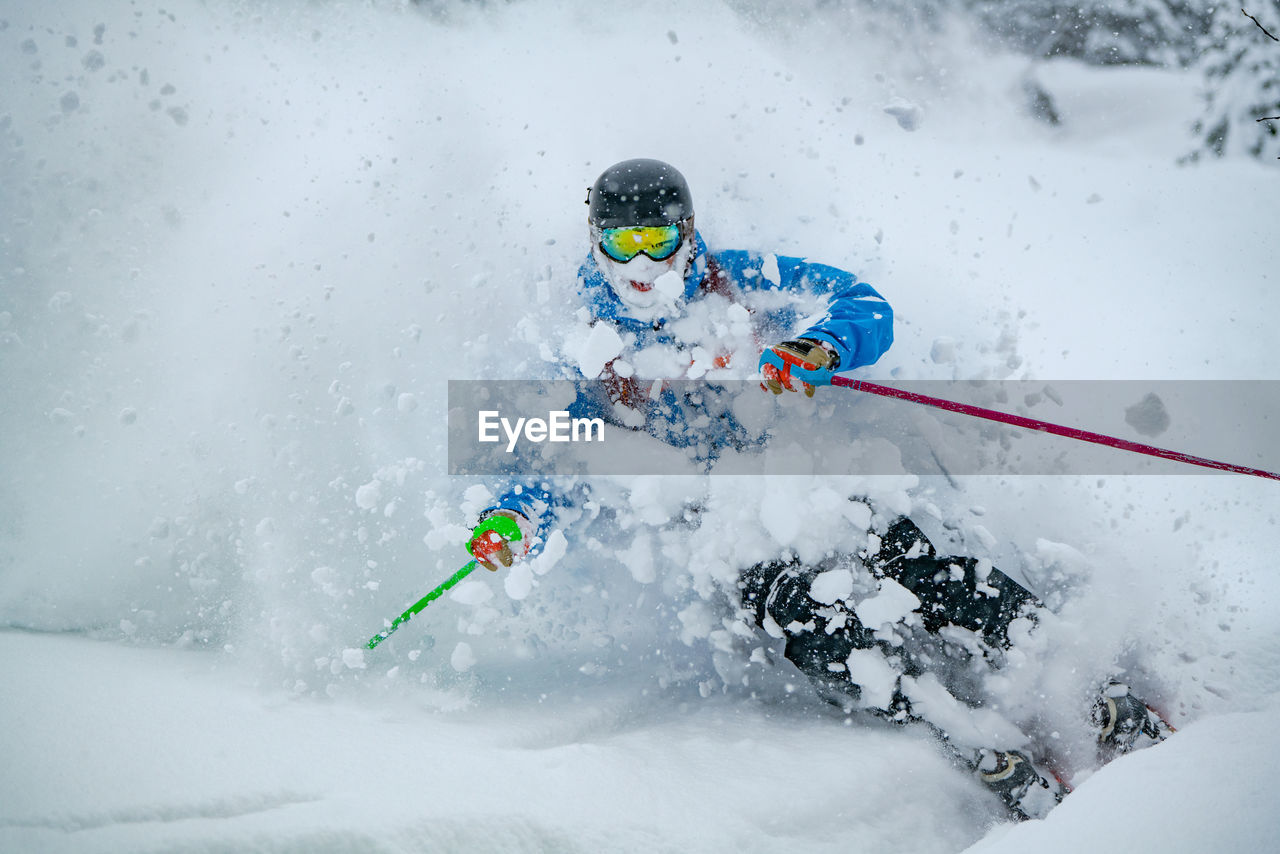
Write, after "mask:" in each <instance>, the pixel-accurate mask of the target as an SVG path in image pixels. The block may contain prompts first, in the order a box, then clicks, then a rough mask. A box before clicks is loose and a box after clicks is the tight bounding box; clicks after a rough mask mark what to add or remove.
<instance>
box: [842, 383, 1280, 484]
mask: <svg viewBox="0 0 1280 854" xmlns="http://www.w3.org/2000/svg"><path fill="white" fill-rule="evenodd" d="M831 384H832V385H835V386H842V387H844V388H851V389H853V390H855V391H865V392H868V393H870V394H878V395H880V396H882V397H893V398H897V399H898V400H906V401H910V402H911V403H921V404H924V405H926V406H934V407H937V408H938V409H945V410H947V411H948V412H959V413H961V414H963V415H971V416H973V417H975V418H985V419H987V420H988V421H998V422H1000V423H1001V424H1010V425H1013V426H1014V427H1024V428H1026V429H1028V430H1039V431H1041V432H1042V433H1052V434H1053V435H1055V436H1065V437H1066V438H1068V439H1078V440H1080V441H1081V442H1092V443H1094V444H1095V445H1106V446H1108V447H1111V448H1118V449H1119V450H1122V451H1132V452H1133V453H1135V454H1146V455H1147V456H1150V457H1160V458H1161V459H1165V460H1173V461H1174V462H1179V463H1187V464H1188V465H1193V466H1201V467H1203V468H1210V469H1218V470H1219V471H1227V472H1233V473H1235V474H1248V475H1253V476H1254V477H1265V478H1268V479H1270V480H1280V474H1277V473H1276V472H1270V471H1265V470H1263V469H1257V468H1250V467H1249V466H1238V465H1235V464H1234V463H1224V462H1220V461H1218V460H1210V459H1207V458H1205V457H1197V456H1194V455H1192V454H1184V453H1182V452H1181V451H1170V450H1168V449H1166V448H1157V447H1156V446H1155V445H1144V444H1142V443H1141V442H1130V441H1129V440H1128V439H1121V438H1119V437H1116V436H1108V435H1106V434H1105V433H1093V432H1090V431H1089V430H1081V429H1079V428H1076V427H1064V426H1062V425H1061V424H1053V423H1050V422H1048V421H1041V420H1039V419H1038V418H1027V417H1025V416H1022V415H1011V414H1009V413H1007V412H999V411H997V410H994V409H985V408H983V407H981V406H973V405H971V404H968V403H959V402H957V401H954V400H945V399H943V398H940V397H930V396H929V395H927V394H917V393H916V392H912V391H904V390H903V389H898V388H893V387H891V386H886V385H880V384H878V383H871V382H867V381H866V380H851V379H847V378H845V377H839V376H837V377H832V379H831Z"/></svg>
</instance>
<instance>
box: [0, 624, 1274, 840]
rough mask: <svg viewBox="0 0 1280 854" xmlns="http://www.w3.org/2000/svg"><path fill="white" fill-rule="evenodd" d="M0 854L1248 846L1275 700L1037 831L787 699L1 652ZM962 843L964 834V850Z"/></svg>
mask: <svg viewBox="0 0 1280 854" xmlns="http://www.w3.org/2000/svg"><path fill="white" fill-rule="evenodd" d="M0 657H2V658H3V660H4V661H5V662H6V689H7V691H8V696H10V697H21V698H25V699H26V701H25V702H21V703H16V704H14V706H13V707H11V708H10V709H9V711H8V713H7V726H6V727H5V728H4V730H3V732H2V733H0V747H3V749H4V755H5V757H6V772H5V775H4V777H3V778H2V779H0V794H2V795H3V798H0V849H2V850H5V851H22V852H30V854H37V852H77V854H81V852H83V854H89V853H90V852H99V851H112V852H114V851H129V852H137V854H141V853H142V852H197V851H200V852H204V851H308V852H314V854H327V852H355V851H361V852H380V851H386V852H398V851H472V852H490V851H493V852H498V851H504V852H505V851H583V852H586V851H628V852H630V851H672V852H675V851H761V852H764V851H776V850H778V849H779V848H793V847H794V848H803V849H804V850H807V851H833V852H834V851H847V850H849V849H850V848H854V849H856V850H884V849H893V850H905V851H921V852H935V851H936V852H946V851H959V850H960V849H962V848H965V847H966V846H967V845H969V844H970V843H974V845H973V847H972V848H971V849H969V850H971V851H974V852H989V851H990V852H1003V851H1026V850H1028V846H1031V847H1032V848H1033V850H1035V851H1040V852H1049V853H1050V854H1052V852H1063V854H1067V852H1076V851H1080V850H1082V849H1084V848H1086V847H1090V848H1093V847H1098V848H1108V847H1110V846H1122V847H1128V848H1130V849H1132V850H1140V851H1147V850H1150V851H1204V850H1219V851H1266V850H1270V846H1271V840H1272V839H1274V835H1275V833H1276V831H1277V830H1280V825H1278V824H1277V821H1280V819H1277V816H1276V812H1275V809H1274V801H1275V799H1274V796H1273V795H1274V792H1272V791H1271V790H1269V789H1268V788H1266V787H1264V786H1261V785H1258V783H1259V781H1260V780H1264V779H1266V778H1267V777H1269V776H1270V775H1271V772H1272V769H1273V768H1274V767H1275V763H1276V762H1277V761H1280V736H1278V735H1277V732H1276V728H1275V727H1274V725H1273V724H1274V720H1275V714H1276V711H1277V710H1276V708H1275V707H1271V708H1269V709H1267V710H1264V711H1260V712H1255V713H1242V714H1234V715H1221V716H1217V717H1214V718H1211V719H1207V720H1204V721H1201V722H1198V723H1195V724H1192V725H1191V726H1189V727H1187V729H1186V730H1185V731H1183V732H1181V733H1179V735H1178V738H1176V739H1172V740H1170V741H1168V742H1166V743H1165V744H1163V745H1160V746H1158V747H1156V748H1152V749H1151V750H1148V751H1146V752H1145V753H1139V754H1134V755H1132V756H1129V757H1125V758H1123V759H1121V760H1119V761H1117V762H1115V763H1113V764H1112V765H1110V766H1108V767H1107V768H1106V769H1104V770H1103V771H1101V772H1099V773H1098V774H1096V775H1094V776H1093V777H1092V778H1090V779H1089V780H1088V781H1087V782H1086V783H1085V784H1084V785H1082V786H1081V787H1080V788H1079V790H1078V791H1077V792H1076V793H1074V794H1073V795H1072V796H1071V797H1070V798H1069V799H1068V800H1067V801H1066V802H1064V803H1063V804H1062V805H1061V806H1060V807H1059V808H1058V809H1057V810H1055V811H1054V812H1053V813H1051V814H1050V816H1049V818H1048V819H1047V820H1045V821H1044V822H1031V823H1027V824H1024V825H1021V826H1017V827H1013V828H1012V829H1008V826H1007V825H1001V826H998V827H996V828H994V829H991V825H992V823H993V822H996V821H998V820H1000V818H1001V816H1000V809H999V806H998V805H997V804H995V803H994V802H992V800H991V799H990V798H989V796H987V795H985V793H983V792H981V791H980V790H979V789H978V788H977V787H976V786H974V785H973V781H972V780H971V779H969V778H968V776H967V775H965V774H963V773H961V772H960V771H957V770H956V769H954V768H953V767H951V765H950V764H949V763H948V761H947V760H946V759H945V758H944V757H943V756H942V754H941V753H940V752H939V750H938V749H937V747H936V746H935V745H934V744H933V743H932V742H931V741H929V740H927V739H924V738H922V737H920V736H918V735H916V734H912V733H909V732H901V731H894V730H876V729H868V728H849V727H845V726H842V725H841V723H840V722H839V720H832V719H831V718H829V717H825V716H822V715H815V714H813V710H812V709H806V708H804V707H803V706H797V707H792V708H777V707H762V706H760V705H756V704H749V703H742V702H740V701H737V700H736V699H726V698H719V699H712V700H700V699H698V697H697V695H696V694H690V695H687V696H685V697H683V698H682V697H680V696H672V695H670V694H665V695H651V696H649V697H644V696H638V695H636V694H635V693H633V692H630V691H627V690H618V686H616V685H614V686H610V685H608V684H603V685H602V684H596V685H590V686H576V688H575V690H572V691H563V692H556V691H555V690H554V689H552V694H553V696H551V697H549V698H548V699H547V700H544V701H541V702H539V701H537V700H536V699H532V701H531V698H529V697H520V698H517V699H516V700H514V701H513V702H507V703H503V704H502V706H501V707H500V708H499V707H495V706H493V705H492V704H487V703H482V704H478V705H476V706H473V707H469V708H458V709H452V710H444V709H440V708H433V707H432V706H431V703H430V701H429V699H427V698H421V697H420V698H417V699H416V700H407V699H406V698H404V697H395V698H388V697H366V698H364V699H363V700H362V701H360V702H358V703H357V702H352V701H342V702H326V703H316V702H315V701H312V700H299V699H296V698H290V697H288V696H286V695H285V694H283V693H276V692H270V691H268V692H263V691H262V690H261V689H260V688H256V687H253V686H250V685H246V684H244V683H243V680H242V678H241V677H240V675H239V674H238V672H237V670H236V669H235V668H230V667H228V666H227V663H226V662H225V661H224V660H222V659H221V657H220V656H217V655H202V654H193V653H190V652H174V651H162V650H140V649H123V648H120V647H118V646H112V645H106V644H102V643H95V642H92V641H87V640H84V639H76V638H63V637H58V638H49V637H39V636H29V635H22V634H13V633H8V634H5V635H3V636H0ZM984 834H985V835H984Z"/></svg>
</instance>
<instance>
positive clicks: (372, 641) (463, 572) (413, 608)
mask: <svg viewBox="0 0 1280 854" xmlns="http://www.w3.org/2000/svg"><path fill="white" fill-rule="evenodd" d="M477 566H479V564H478V563H476V562H475V561H474V560H472V561H468V562H467V564H466V565H465V566H463V567H462V569H460V570H458V571H457V572H455V573H454V574H453V575H451V576H449V578H448V579H447V580H446V581H444V582H443V583H441V584H440V586H438V587H436V589H434V590H432V591H431V592H430V593H428V594H427V595H426V596H423V597H422V598H421V599H419V600H418V601H417V602H414V603H413V604H412V605H410V606H409V608H408V610H406V611H405V612H404V613H403V614H401V615H400V616H398V617H396V618H395V619H394V620H392V621H391V625H390V626H387V628H386V629H384V630H383V631H380V632H378V633H377V634H376V635H374V636H373V637H371V638H369V642H368V643H367V644H365V648H366V649H373V648H374V647H376V646H377V645H378V644H380V643H382V642H383V641H384V640H386V639H387V638H388V637H389V636H390V635H391V633H392V632H394V631H395V630H396V629H398V628H400V625H401V624H402V623H407V622H409V620H411V619H413V615H414V614H416V613H418V612H419V611H421V610H422V609H423V608H425V607H427V606H428V605H430V604H431V603H432V602H434V601H435V600H437V599H439V598H440V597H441V596H443V595H444V594H445V591H447V590H448V589H449V588H450V587H453V586H454V585H455V584H457V583H458V582H459V581H461V580H462V579H464V578H466V577H467V576H468V575H470V574H471V570H473V569H475V568H476V567H477Z"/></svg>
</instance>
